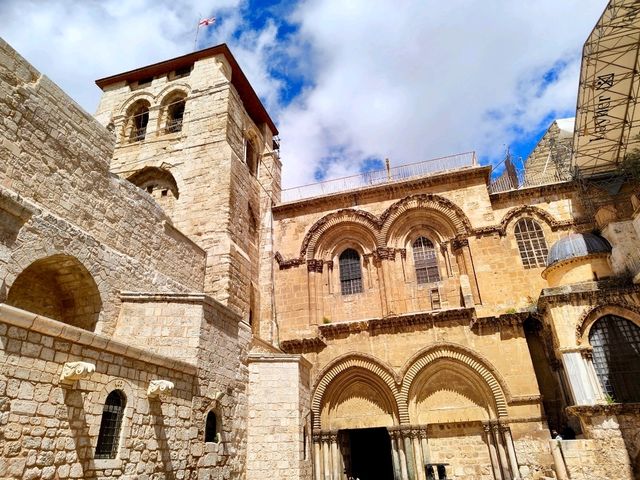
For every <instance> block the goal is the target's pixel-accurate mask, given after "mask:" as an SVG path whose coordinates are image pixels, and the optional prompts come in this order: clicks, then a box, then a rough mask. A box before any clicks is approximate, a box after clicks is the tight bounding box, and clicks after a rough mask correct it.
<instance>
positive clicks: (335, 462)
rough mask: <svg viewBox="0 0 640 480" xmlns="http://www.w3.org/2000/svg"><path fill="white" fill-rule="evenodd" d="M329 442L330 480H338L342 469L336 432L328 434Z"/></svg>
mask: <svg viewBox="0 0 640 480" xmlns="http://www.w3.org/2000/svg"><path fill="white" fill-rule="evenodd" d="M329 442H330V443H331V466H332V477H331V478H332V480H340V479H341V478H342V472H343V470H344V468H342V461H341V459H340V452H339V450H338V432H331V433H330V434H329Z"/></svg>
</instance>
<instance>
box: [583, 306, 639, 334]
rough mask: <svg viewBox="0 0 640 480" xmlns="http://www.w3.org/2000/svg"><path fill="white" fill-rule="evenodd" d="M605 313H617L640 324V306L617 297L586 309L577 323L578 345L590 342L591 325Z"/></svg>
mask: <svg viewBox="0 0 640 480" xmlns="http://www.w3.org/2000/svg"><path fill="white" fill-rule="evenodd" d="M605 315H617V316H619V317H623V318H626V319H628V320H631V321H635V323H636V324H638V325H639V326H640V306H638V305H634V304H632V303H630V302H628V301H626V300H624V299H621V298H619V299H617V300H614V301H609V302H607V303H604V304H601V305H598V306H596V307H592V308H590V309H588V310H587V311H585V312H584V313H583V314H582V315H581V316H580V319H579V320H578V322H577V324H576V343H577V344H578V345H582V344H588V343H589V340H588V338H587V336H588V334H589V330H591V326H592V325H593V324H594V323H595V322H596V321H597V320H598V319H600V318H601V317H604V316H605Z"/></svg>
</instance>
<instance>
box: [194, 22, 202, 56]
mask: <svg viewBox="0 0 640 480" xmlns="http://www.w3.org/2000/svg"><path fill="white" fill-rule="evenodd" d="M198 32H200V19H198V26H197V27H196V39H195V40H194V42H193V51H194V52H195V51H196V50H197V49H198Z"/></svg>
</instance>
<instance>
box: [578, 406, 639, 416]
mask: <svg viewBox="0 0 640 480" xmlns="http://www.w3.org/2000/svg"><path fill="white" fill-rule="evenodd" d="M566 411H567V413H568V414H569V415H573V416H576V417H599V416H603V415H640V403H611V404H596V405H573V406H571V407H567V409H566Z"/></svg>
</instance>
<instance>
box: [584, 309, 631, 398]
mask: <svg viewBox="0 0 640 480" xmlns="http://www.w3.org/2000/svg"><path fill="white" fill-rule="evenodd" d="M589 342H590V343H591V346H592V347H593V366H594V368H595V370H596V374H597V375H598V379H599V380H600V384H601V385H602V390H603V391H604V393H605V394H606V395H608V396H609V397H611V398H612V399H613V400H615V401H616V402H640V327H638V326H637V325H635V324H634V323H633V322H631V321H630V320H627V319H625V318H622V317H618V316H615V315H607V316H604V317H602V318H600V319H599V320H598V321H597V322H596V323H595V324H594V325H593V327H592V328H591V332H590V333H589Z"/></svg>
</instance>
